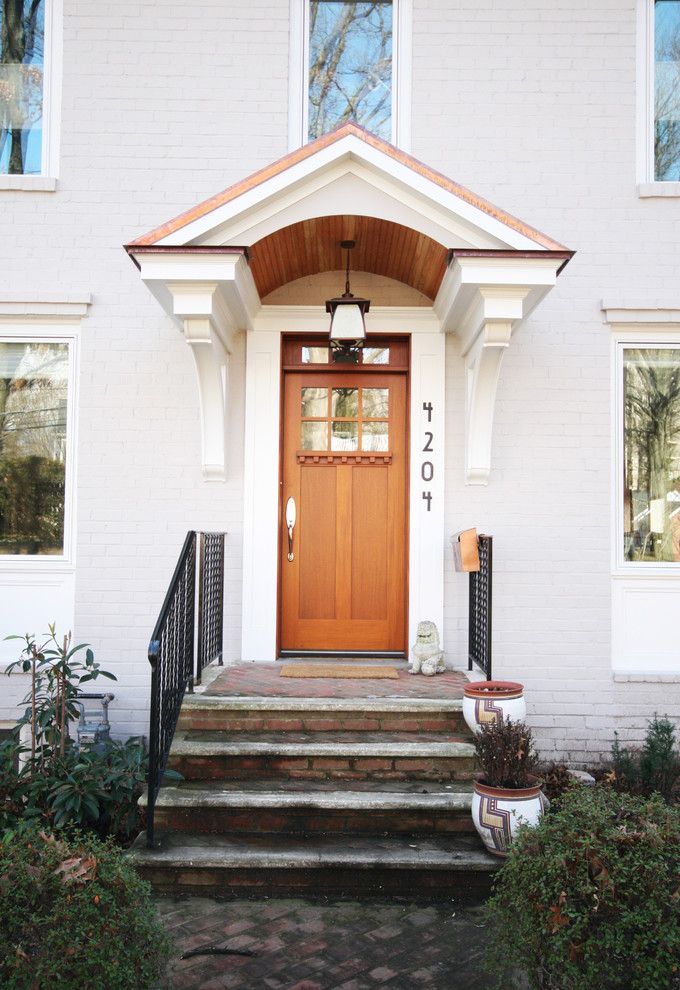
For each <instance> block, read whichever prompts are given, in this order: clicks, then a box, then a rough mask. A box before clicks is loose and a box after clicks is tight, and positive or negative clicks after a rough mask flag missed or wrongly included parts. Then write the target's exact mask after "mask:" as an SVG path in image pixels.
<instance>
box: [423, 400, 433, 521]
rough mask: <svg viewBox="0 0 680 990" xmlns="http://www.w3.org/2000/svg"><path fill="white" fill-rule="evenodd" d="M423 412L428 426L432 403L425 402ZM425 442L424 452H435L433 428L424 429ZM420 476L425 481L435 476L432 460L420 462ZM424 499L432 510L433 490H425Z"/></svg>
mask: <svg viewBox="0 0 680 990" xmlns="http://www.w3.org/2000/svg"><path fill="white" fill-rule="evenodd" d="M423 412H424V413H425V414H426V415H427V423H428V426H429V425H430V424H431V423H432V403H431V402H423ZM424 437H425V444H424V446H423V453H424V454H431V453H433V447H432V442H433V440H434V433H433V432H432V431H431V430H425V431H424ZM420 477H421V478H422V479H423V481H424V482H426V483H428V484H429V482H431V481H432V479H433V478H434V464H433V463H432V461H426V460H423V461H422V462H421V464H420ZM423 500H424V501H425V502H426V503H427V511H428V512H430V511H431V509H432V492H431V491H429V490H424V491H423Z"/></svg>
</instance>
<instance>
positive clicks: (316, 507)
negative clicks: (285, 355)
mask: <svg viewBox="0 0 680 990" xmlns="http://www.w3.org/2000/svg"><path fill="white" fill-rule="evenodd" d="M394 350H395V353H396V352H397V351H396V349H394ZM406 479H407V375H406V373H405V371H403V372H401V373H399V372H397V371H396V369H395V370H390V371H388V370H387V369H385V370H383V371H381V370H380V368H378V367H371V366H367V365H360V366H358V367H356V368H355V367H353V366H350V367H346V366H345V367H344V368H343V367H342V366H338V365H335V366H326V367H319V368H316V369H314V368H308V369H304V370H299V371H298V370H290V371H287V372H285V374H284V404H283V478H282V480H283V486H282V489H283V490H282V495H283V498H282V507H281V511H282V525H281V534H282V539H281V650H282V651H298V650H299V651H303V650H309V651H315V652H316V651H318V652H324V651H329V652H340V653H341V652H345V651H347V652H355V651H358V652H375V653H383V652H384V653H391V652H395V653H403V652H404V651H405V649H406V640H405V637H406V629H405V625H406V620H405V616H406V598H407V577H406V575H407V560H406V552H407V551H406V548H407V541H408V520H407V494H406V492H407V485H406ZM289 499H294V502H295V525H294V527H293V532H292V547H290V546H289V534H288V528H287V525H286V510H287V506H289ZM289 514H290V513H289ZM289 556H292V559H289Z"/></svg>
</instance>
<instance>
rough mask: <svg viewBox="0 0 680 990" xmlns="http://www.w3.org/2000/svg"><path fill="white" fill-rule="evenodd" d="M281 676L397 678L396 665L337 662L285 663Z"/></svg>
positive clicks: (350, 678)
mask: <svg viewBox="0 0 680 990" xmlns="http://www.w3.org/2000/svg"><path fill="white" fill-rule="evenodd" d="M280 674H281V677H337V678H347V679H349V680H354V679H355V678H359V677H361V678H366V679H368V678H370V679H371V680H373V679H375V680H377V679H378V678H385V677H388V678H390V679H391V680H398V679H399V672H398V671H397V668H396V667H348V666H346V665H343V664H339V663H337V664H336V663H331V664H322V663H295V664H293V663H287V664H284V666H283V667H281V671H280Z"/></svg>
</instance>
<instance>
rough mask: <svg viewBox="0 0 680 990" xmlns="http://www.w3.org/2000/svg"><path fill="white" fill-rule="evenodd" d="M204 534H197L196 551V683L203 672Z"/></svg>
mask: <svg viewBox="0 0 680 990" xmlns="http://www.w3.org/2000/svg"><path fill="white" fill-rule="evenodd" d="M204 581H205V533H200V534H199V551H198V643H197V649H196V683H197V684H200V683H201V671H202V670H203V651H204V649H205V621H204V619H205V616H204V614H203V609H204V607H205V589H204Z"/></svg>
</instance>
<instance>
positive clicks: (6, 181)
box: [0, 175, 57, 192]
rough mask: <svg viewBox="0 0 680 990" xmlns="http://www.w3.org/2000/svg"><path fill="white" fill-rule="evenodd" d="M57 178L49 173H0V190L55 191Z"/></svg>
mask: <svg viewBox="0 0 680 990" xmlns="http://www.w3.org/2000/svg"><path fill="white" fill-rule="evenodd" d="M56 188H57V180H56V178H54V177H51V176H49V175H0V190H14V191H16V192H55V191H56Z"/></svg>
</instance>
